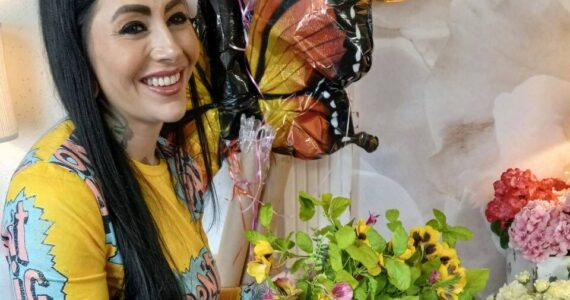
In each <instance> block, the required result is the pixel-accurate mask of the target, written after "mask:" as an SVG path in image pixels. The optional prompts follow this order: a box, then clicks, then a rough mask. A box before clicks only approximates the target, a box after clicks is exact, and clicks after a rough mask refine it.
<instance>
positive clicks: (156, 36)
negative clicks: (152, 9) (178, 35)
mask: <svg viewBox="0 0 570 300" xmlns="http://www.w3.org/2000/svg"><path fill="white" fill-rule="evenodd" d="M181 55H182V48H180V46H179V45H178V43H177V41H176V39H175V38H174V36H173V35H172V32H170V30H169V28H168V27H167V26H159V27H155V30H154V31H153V32H152V50H151V58H152V59H153V60H156V61H160V62H170V63H174V62H176V61H178V59H179V58H180V56H181Z"/></svg>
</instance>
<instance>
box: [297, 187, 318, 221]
mask: <svg viewBox="0 0 570 300" xmlns="http://www.w3.org/2000/svg"><path fill="white" fill-rule="evenodd" d="M315 203H316V199H315V198H314V197H313V196H311V195H309V194H307V193H305V192H300V193H299V204H301V210H300V211H299V219H301V220H302V221H309V220H310V219H312V218H313V216H314V215H315Z"/></svg>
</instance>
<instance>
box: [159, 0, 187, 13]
mask: <svg viewBox="0 0 570 300" xmlns="http://www.w3.org/2000/svg"><path fill="white" fill-rule="evenodd" d="M178 4H184V3H183V2H182V0H170V2H168V4H166V7H165V8H164V13H167V12H169V11H170V10H171V9H173V8H174V7H175V6H176V5H178Z"/></svg>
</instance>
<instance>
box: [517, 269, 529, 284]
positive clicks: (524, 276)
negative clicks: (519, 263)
mask: <svg viewBox="0 0 570 300" xmlns="http://www.w3.org/2000/svg"><path fill="white" fill-rule="evenodd" d="M515 278H516V279H517V281H518V282H520V283H522V284H527V283H528V282H529V280H530V273H529V272H528V271H524V272H522V273H520V274H518V275H517V276H515Z"/></svg>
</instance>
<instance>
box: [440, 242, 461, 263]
mask: <svg viewBox="0 0 570 300" xmlns="http://www.w3.org/2000/svg"><path fill="white" fill-rule="evenodd" d="M439 259H440V260H441V263H442V264H444V265H447V264H448V263H449V262H450V261H458V262H459V257H458V256H457V251H456V250H455V249H453V248H451V247H449V245H448V244H447V243H443V244H441V247H440V249H439Z"/></svg>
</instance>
